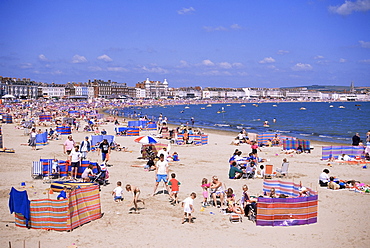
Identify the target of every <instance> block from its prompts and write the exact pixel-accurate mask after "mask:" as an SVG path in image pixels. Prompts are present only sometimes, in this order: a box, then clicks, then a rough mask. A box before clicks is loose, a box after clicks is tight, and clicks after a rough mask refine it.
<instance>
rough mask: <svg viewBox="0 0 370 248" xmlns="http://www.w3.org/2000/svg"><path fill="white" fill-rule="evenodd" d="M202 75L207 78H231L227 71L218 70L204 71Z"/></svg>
mask: <svg viewBox="0 0 370 248" xmlns="http://www.w3.org/2000/svg"><path fill="white" fill-rule="evenodd" d="M202 74H203V75H207V76H225V75H226V76H231V73H230V72H228V71H218V70H212V71H206V72H203V73H202Z"/></svg>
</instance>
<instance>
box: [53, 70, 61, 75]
mask: <svg viewBox="0 0 370 248" xmlns="http://www.w3.org/2000/svg"><path fill="white" fill-rule="evenodd" d="M51 74H53V75H60V74H63V72H62V71H61V70H56V71H53V72H52V73H51Z"/></svg>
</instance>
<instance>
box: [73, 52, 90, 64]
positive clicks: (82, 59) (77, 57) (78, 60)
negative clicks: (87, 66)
mask: <svg viewBox="0 0 370 248" xmlns="http://www.w3.org/2000/svg"><path fill="white" fill-rule="evenodd" d="M85 62H87V59H86V58H85V57H84V56H81V55H78V54H76V55H75V56H73V58H72V63H73V64H78V63H85Z"/></svg>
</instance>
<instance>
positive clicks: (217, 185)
mask: <svg viewBox="0 0 370 248" xmlns="http://www.w3.org/2000/svg"><path fill="white" fill-rule="evenodd" d="M210 189H211V191H212V192H213V193H212V198H213V204H214V205H215V206H216V205H217V199H216V197H217V196H220V201H221V205H225V203H224V197H225V192H224V188H223V183H222V182H220V181H219V180H218V177H217V176H213V177H212V184H211V187H210ZM217 207H220V206H217Z"/></svg>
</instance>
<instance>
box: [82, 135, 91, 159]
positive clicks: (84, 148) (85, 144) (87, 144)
mask: <svg viewBox="0 0 370 248" xmlns="http://www.w3.org/2000/svg"><path fill="white" fill-rule="evenodd" d="M90 149H91V144H90V141H89V137H87V136H86V137H85V140H83V141H82V142H81V144H80V152H81V153H82V159H86V158H87V153H88V152H89V151H90Z"/></svg>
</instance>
